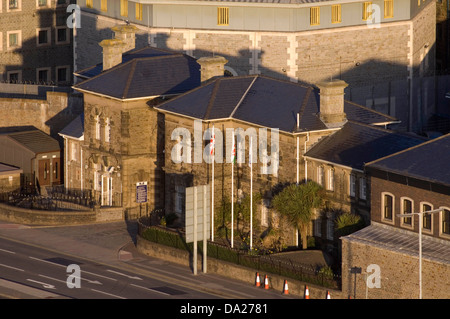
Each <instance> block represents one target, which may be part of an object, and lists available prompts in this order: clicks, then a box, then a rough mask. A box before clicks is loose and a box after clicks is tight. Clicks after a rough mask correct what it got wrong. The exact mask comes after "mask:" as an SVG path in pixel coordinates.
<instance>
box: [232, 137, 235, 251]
mask: <svg viewBox="0 0 450 319" xmlns="http://www.w3.org/2000/svg"><path fill="white" fill-rule="evenodd" d="M232 137H233V139H232V144H231V145H232V146H231V248H233V246H234V157H235V156H236V145H235V144H234V130H233V134H232Z"/></svg>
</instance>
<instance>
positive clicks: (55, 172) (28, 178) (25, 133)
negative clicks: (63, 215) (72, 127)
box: [0, 127, 63, 192]
mask: <svg viewBox="0 0 450 319" xmlns="http://www.w3.org/2000/svg"><path fill="white" fill-rule="evenodd" d="M0 162H2V163H4V164H7V165H13V166H16V167H18V168H20V169H21V170H22V174H23V178H22V183H21V186H24V185H25V184H30V183H31V185H32V186H33V187H34V186H36V187H37V190H38V191H40V192H45V186H53V185H59V184H61V180H62V178H61V173H62V171H63V170H62V168H61V148H60V146H59V143H58V141H57V140H55V139H54V138H52V137H51V136H49V135H48V134H46V133H44V132H42V131H40V130H38V129H36V128H33V127H23V128H17V127H10V128H2V129H1V132H0Z"/></svg>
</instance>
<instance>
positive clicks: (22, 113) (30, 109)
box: [0, 91, 83, 140]
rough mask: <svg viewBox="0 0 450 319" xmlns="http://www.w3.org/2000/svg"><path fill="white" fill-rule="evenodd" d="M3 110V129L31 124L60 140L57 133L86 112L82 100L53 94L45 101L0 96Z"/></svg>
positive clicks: (47, 93) (0, 121)
mask: <svg viewBox="0 0 450 319" xmlns="http://www.w3.org/2000/svg"><path fill="white" fill-rule="evenodd" d="M0 109H1V110H2V116H0V127H8V126H28V125H31V126H35V127H36V128H38V129H40V130H41V131H43V132H45V133H47V134H49V135H50V136H52V137H54V138H56V139H58V140H60V139H61V137H60V136H59V135H58V133H59V132H60V131H61V130H62V129H63V128H64V127H65V126H67V125H68V124H69V123H70V122H71V121H72V120H73V119H74V118H75V117H76V116H77V115H79V114H80V113H81V112H83V98H82V97H81V96H80V95H72V94H70V93H65V92H51V91H47V92H46V95H44V96H43V97H42V98H37V97H36V96H34V95H30V96H27V97H20V98H17V97H14V98H12V97H0Z"/></svg>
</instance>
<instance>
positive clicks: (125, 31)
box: [111, 24, 138, 52]
mask: <svg viewBox="0 0 450 319" xmlns="http://www.w3.org/2000/svg"><path fill="white" fill-rule="evenodd" d="M111 30H112V31H113V32H114V38H115V39H118V40H122V42H123V43H125V46H124V48H123V52H127V51H130V50H133V49H134V48H136V31H137V30H138V28H137V27H135V26H134V25H129V24H121V25H116V26H114V27H112V28H111Z"/></svg>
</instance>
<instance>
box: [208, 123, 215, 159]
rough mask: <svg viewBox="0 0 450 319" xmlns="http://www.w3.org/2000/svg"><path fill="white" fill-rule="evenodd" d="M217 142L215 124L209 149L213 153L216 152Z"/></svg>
mask: <svg viewBox="0 0 450 319" xmlns="http://www.w3.org/2000/svg"><path fill="white" fill-rule="evenodd" d="M215 143H216V135H215V134H214V126H213V128H212V132H211V140H210V142H209V151H210V153H211V155H213V154H214V144H215Z"/></svg>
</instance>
